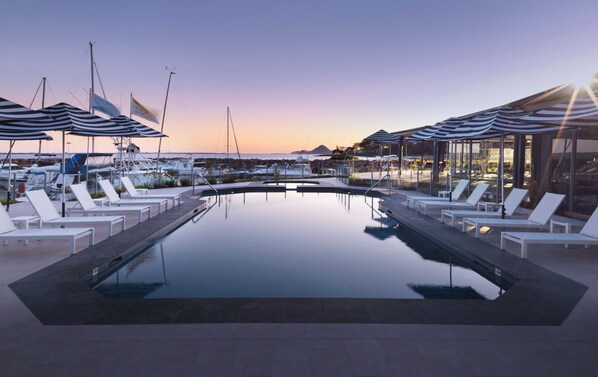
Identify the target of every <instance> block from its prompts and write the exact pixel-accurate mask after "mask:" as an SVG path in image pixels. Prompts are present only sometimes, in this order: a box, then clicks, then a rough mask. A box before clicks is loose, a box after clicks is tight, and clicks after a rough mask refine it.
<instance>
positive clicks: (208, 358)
mask: <svg viewBox="0 0 598 377" xmlns="http://www.w3.org/2000/svg"><path fill="white" fill-rule="evenodd" d="M234 362H235V350H234V349H205V350H201V351H199V353H198V354H197V359H196V361H195V370H196V373H197V376H205V377H212V376H214V377H217V376H222V377H228V376H230V375H231V373H232V370H233V365H234Z"/></svg>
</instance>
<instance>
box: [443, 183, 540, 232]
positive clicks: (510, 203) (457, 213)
mask: <svg viewBox="0 0 598 377" xmlns="http://www.w3.org/2000/svg"><path fill="white" fill-rule="evenodd" d="M527 193H528V191H527V190H525V189H520V188H514V189H513V190H511V192H510V193H509V196H507V198H506V199H505V202H504V206H505V217H511V216H513V214H514V213H515V211H516V210H517V208H518V207H519V205H520V204H521V202H522V201H523V199H525V197H526V196H527ZM474 216H475V217H491V218H499V217H501V216H502V206H500V207H499V208H498V211H474V210H466V209H461V210H453V209H443V210H442V213H441V215H440V221H441V222H443V223H444V219H445V218H447V219H450V220H451V226H455V219H458V218H463V217H474Z"/></svg>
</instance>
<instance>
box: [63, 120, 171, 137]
mask: <svg viewBox="0 0 598 377" xmlns="http://www.w3.org/2000/svg"><path fill="white" fill-rule="evenodd" d="M110 120H111V121H112V122H114V123H116V124H117V125H119V126H120V128H119V129H118V130H114V131H109V132H97V131H86V130H75V131H72V132H69V135H78V136H112V137H120V136H122V137H167V135H165V134H163V133H161V132H159V131H156V130H154V129H153V128H151V127H148V126H146V125H145V124H142V123H139V122H138V121H136V120H134V119H131V118H129V117H127V116H125V115H119V116H118V117H116V118H111V119H110Z"/></svg>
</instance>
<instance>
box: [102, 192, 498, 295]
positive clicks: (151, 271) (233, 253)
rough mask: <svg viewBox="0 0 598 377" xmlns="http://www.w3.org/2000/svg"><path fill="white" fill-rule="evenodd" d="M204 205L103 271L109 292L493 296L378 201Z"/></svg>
mask: <svg viewBox="0 0 598 377" xmlns="http://www.w3.org/2000/svg"><path fill="white" fill-rule="evenodd" d="M204 199H206V200H208V210H207V211H204V212H202V213H199V214H198V215H196V216H194V217H193V218H191V219H190V220H189V221H187V222H186V223H184V224H183V225H181V226H180V227H178V228H177V229H175V230H174V231H173V232H171V233H170V234H168V235H166V236H165V237H163V238H160V239H158V240H156V241H155V242H154V243H153V244H152V245H151V246H150V247H149V248H147V249H146V250H141V251H140V252H139V253H137V254H136V256H135V257H134V258H133V259H130V260H127V261H125V262H124V263H122V264H121V265H120V266H116V267H115V269H113V270H112V271H110V272H109V273H107V274H105V275H104V277H101V278H100V280H99V281H97V282H95V283H94V284H93V288H94V289H95V290H96V291H98V292H99V293H101V294H102V295H104V296H106V297H108V298H145V299H154V298H281V297H286V298H392V299H397V298H403V299H422V298H456V299H463V298H469V299H488V300H492V299H495V298H497V297H498V296H499V295H500V294H501V293H502V292H504V289H505V287H500V286H499V285H497V284H495V283H493V282H491V281H489V280H487V279H485V278H484V277H483V276H481V275H479V274H478V273H476V272H475V271H473V270H472V269H470V268H468V266H467V264H466V263H464V262H463V261H461V260H458V259H456V258H454V257H452V256H451V255H449V254H448V253H446V252H445V251H443V250H441V249H439V248H438V247H436V246H435V245H433V244H431V243H429V242H428V241H426V240H425V239H422V238H421V237H418V236H417V235H416V234H414V233H413V232H411V231H409V230H403V229H402V228H401V227H400V226H399V227H397V223H396V222H393V221H392V220H389V219H387V218H386V216H385V215H384V214H382V213H380V212H379V211H378V210H377V209H378V201H379V200H380V199H378V198H371V197H368V198H367V200H364V196H356V195H349V194H338V193H312V192H310V193H301V192H297V191H286V192H252V193H238V194H230V195H220V196H213V197H206V198H204Z"/></svg>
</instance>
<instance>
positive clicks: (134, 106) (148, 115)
mask: <svg viewBox="0 0 598 377" xmlns="http://www.w3.org/2000/svg"><path fill="white" fill-rule="evenodd" d="M131 115H137V116H138V117H140V118H143V119H147V120H149V121H150V122H154V123H159V122H158V114H157V113H156V112H155V111H151V110H149V109H148V108H147V107H145V106H143V105H142V104H140V103H139V102H138V101H137V100H136V99H135V98H133V96H131Z"/></svg>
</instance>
